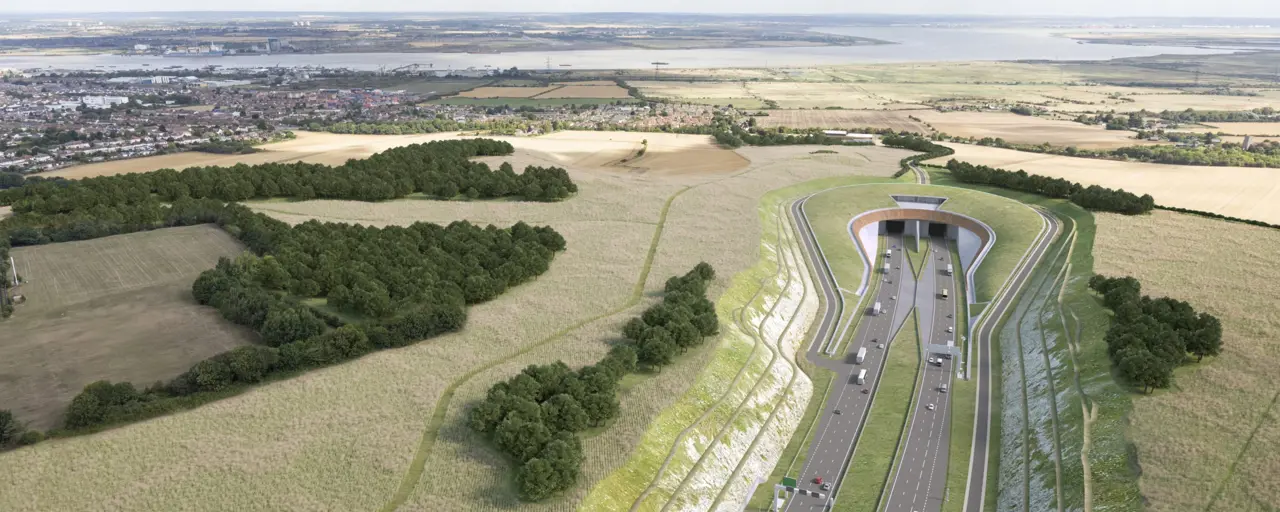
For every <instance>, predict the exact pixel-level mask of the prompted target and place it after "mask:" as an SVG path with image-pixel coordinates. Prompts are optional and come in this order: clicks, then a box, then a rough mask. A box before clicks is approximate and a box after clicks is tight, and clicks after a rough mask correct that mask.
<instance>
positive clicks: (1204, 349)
mask: <svg viewBox="0 0 1280 512" xmlns="http://www.w3.org/2000/svg"><path fill="white" fill-rule="evenodd" d="M1197 323H1198V324H1199V326H1198V328H1197V329H1196V330H1195V331H1192V333H1191V335H1190V336H1189V337H1188V338H1187V351H1189V352H1191V353H1192V354H1195V355H1196V362H1200V361H1203V360H1204V356H1216V355H1218V354H1219V353H1220V352H1221V351H1222V323H1221V322H1219V321H1218V318H1217V317H1215V316H1213V315H1210V314H1208V313H1200V316H1199V318H1197Z"/></svg>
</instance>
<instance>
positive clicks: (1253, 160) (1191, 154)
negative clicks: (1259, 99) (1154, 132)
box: [1110, 130, 1280, 167]
mask: <svg viewBox="0 0 1280 512" xmlns="http://www.w3.org/2000/svg"><path fill="white" fill-rule="evenodd" d="M1278 131H1280V130H1278ZM1267 142H1268V141H1264V142H1260V143H1258V144H1256V145H1253V146H1251V147H1250V148H1249V149H1248V150H1245V149H1243V148H1241V147H1240V145H1238V144H1223V145H1221V146H1205V147H1194V148H1187V147H1176V146H1129V147H1124V148H1117V149H1114V150H1111V152H1110V153H1111V156H1114V157H1121V158H1125V159H1128V160H1137V161H1140V162H1154V163H1160V164H1175V165H1202V166H1215V167H1222V166H1225V167H1280V145H1276V144H1269V143H1267Z"/></svg>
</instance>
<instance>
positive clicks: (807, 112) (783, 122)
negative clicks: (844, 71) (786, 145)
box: [755, 109, 932, 133]
mask: <svg viewBox="0 0 1280 512" xmlns="http://www.w3.org/2000/svg"><path fill="white" fill-rule="evenodd" d="M921 112H932V111H922V110H812V109H804V110H799V109H798V110H770V111H769V112H768V113H769V115H767V116H760V117H757V118H755V119H756V124H757V125H759V126H761V127H764V128H773V127H778V126H785V127H787V128H827V129H833V130H835V129H859V128H863V127H870V128H889V129H893V130H899V131H902V130H905V131H909V132H920V133H926V132H928V131H929V128H928V127H927V126H925V125H924V124H921V123H919V122H917V121H916V120H914V119H910V118H909V117H908V116H917V117H919V115H920V113H921Z"/></svg>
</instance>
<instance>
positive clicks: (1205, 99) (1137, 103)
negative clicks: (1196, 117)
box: [1103, 91, 1280, 112]
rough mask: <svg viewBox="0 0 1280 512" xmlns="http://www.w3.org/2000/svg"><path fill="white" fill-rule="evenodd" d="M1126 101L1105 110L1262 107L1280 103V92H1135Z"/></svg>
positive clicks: (1153, 110) (1158, 110)
mask: <svg viewBox="0 0 1280 512" xmlns="http://www.w3.org/2000/svg"><path fill="white" fill-rule="evenodd" d="M1127 98H1130V99H1132V100H1133V101H1132V102H1129V101H1126V102H1123V103H1120V104H1117V105H1113V106H1108V108H1106V109H1103V110H1110V109H1111V108H1115V109H1116V111H1117V112H1134V111H1138V110H1142V109H1146V110H1150V111H1152V112H1160V111H1162V110H1174V111H1178V110H1186V109H1189V108H1193V109H1196V110H1251V109H1255V108H1261V107H1274V106H1275V105H1276V103H1280V92H1278V91H1268V92H1264V93H1262V95H1261V96H1215V95H1209V94H1134V95H1132V96H1127Z"/></svg>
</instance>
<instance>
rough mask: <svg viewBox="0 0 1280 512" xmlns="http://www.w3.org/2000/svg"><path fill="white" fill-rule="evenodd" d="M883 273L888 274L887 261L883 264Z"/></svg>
mask: <svg viewBox="0 0 1280 512" xmlns="http://www.w3.org/2000/svg"><path fill="white" fill-rule="evenodd" d="M884 273H886V274H888V273H889V262H887V261H886V262H884Z"/></svg>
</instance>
